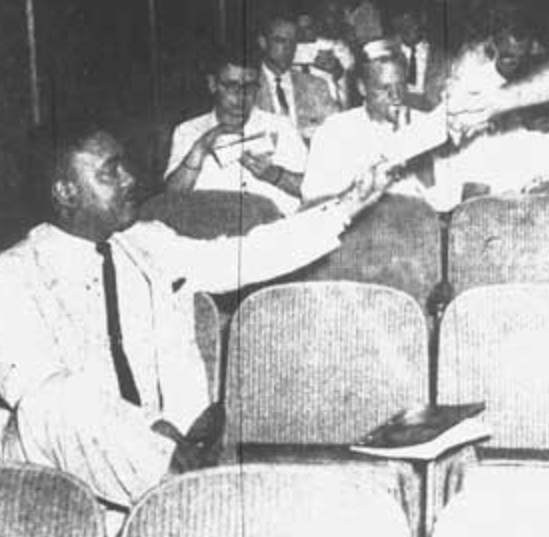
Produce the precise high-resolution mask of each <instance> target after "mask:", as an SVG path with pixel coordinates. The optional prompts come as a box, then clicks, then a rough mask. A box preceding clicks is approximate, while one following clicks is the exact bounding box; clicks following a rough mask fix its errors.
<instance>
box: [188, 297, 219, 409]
mask: <svg viewBox="0 0 549 537" xmlns="http://www.w3.org/2000/svg"><path fill="white" fill-rule="evenodd" d="M194 308H195V315H194V319H195V333H196V342H197V345H198V348H199V350H200V353H201V355H202V359H203V360H204V364H205V366H206V374H207V375H208V385H209V389H210V399H211V400H212V401H215V400H217V399H218V397H219V390H220V386H221V370H222V364H221V322H220V320H219V312H218V310H217V306H216V305H215V302H214V301H213V299H212V297H211V296H210V295H208V294H207V293H196V294H195V295H194Z"/></svg>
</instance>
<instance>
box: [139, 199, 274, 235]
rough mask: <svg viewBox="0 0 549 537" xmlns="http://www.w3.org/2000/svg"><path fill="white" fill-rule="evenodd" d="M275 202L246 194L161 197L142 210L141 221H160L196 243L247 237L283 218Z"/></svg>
mask: <svg viewBox="0 0 549 537" xmlns="http://www.w3.org/2000/svg"><path fill="white" fill-rule="evenodd" d="M281 217H282V215H281V214H280V212H279V211H278V209H277V208H276V206H275V205H274V204H273V202H272V201H271V200H269V199H267V198H264V197H262V196H258V195H256V194H250V193H245V192H225V191H217V190H196V191H194V192H189V193H188V194H186V195H185V196H176V195H173V194H161V195H159V196H156V197H154V198H152V199H150V200H149V201H147V202H146V203H145V204H144V205H143V207H142V208H141V210H140V219H142V220H160V221H161V222H164V223H165V224H167V225H169V226H170V227H172V228H173V229H175V230H176V231H177V232H178V233H180V234H182V235H186V236H188V237H194V238H197V239H213V238H215V237H219V236H220V235H226V236H236V235H245V234H246V233H248V231H250V230H251V229H252V228H253V227H255V226H257V225H260V224H266V223H269V222H272V221H274V220H277V219H278V218H281Z"/></svg>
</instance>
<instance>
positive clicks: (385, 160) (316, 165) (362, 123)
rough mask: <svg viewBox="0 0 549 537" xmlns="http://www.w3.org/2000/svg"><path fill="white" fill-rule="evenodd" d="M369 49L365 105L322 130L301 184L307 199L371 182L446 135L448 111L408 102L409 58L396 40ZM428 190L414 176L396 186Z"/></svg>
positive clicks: (364, 65) (363, 70)
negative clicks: (429, 109) (425, 110)
mask: <svg viewBox="0 0 549 537" xmlns="http://www.w3.org/2000/svg"><path fill="white" fill-rule="evenodd" d="M365 50H366V54H367V57H366V58H364V60H363V61H362V62H361V65H360V72H359V83H360V89H361V93H362V95H363V97H364V105H363V106H361V107H358V108H353V109H351V110H347V111H346V112H342V113H340V114H336V115H335V116H332V117H331V118H329V119H328V120H327V121H326V123H325V124H324V125H323V126H322V127H321V128H319V129H318V131H317V133H316V135H315V137H314V138H313V140H312V144H311V150H310V153H309V160H308V163H307V171H306V172H305V178H304V179H303V184H302V188H301V192H302V196H303V199H304V200H312V199H317V198H321V197H323V196H329V195H333V194H336V193H338V192H341V191H343V190H345V189H346V188H348V187H349V186H350V185H352V184H353V182H355V181H370V180H371V174H372V171H374V172H375V169H376V167H379V166H383V167H387V166H397V165H403V164H405V163H406V161H407V160H408V159H410V158H412V157H415V156H416V155H418V154H421V153H423V152H425V151H428V150H429V149H431V148H432V147H435V146H437V145H439V144H442V143H444V142H445V141H446V139H447V133H446V125H445V118H444V114H443V111H440V112H439V111H434V112H432V113H430V114H427V113H423V112H420V111H417V110H410V109H409V108H407V107H406V106H404V104H403V100H404V95H405V92H406V63H405V60H404V58H403V57H402V55H400V54H399V53H398V52H396V51H395V48H394V43H391V42H390V41H378V42H372V43H370V44H369V45H368V46H367V47H366V48H365ZM424 190H425V189H424V187H423V185H422V184H421V183H420V181H419V180H418V179H417V178H416V177H415V176H413V175H411V176H409V177H408V178H406V179H405V180H404V181H401V182H400V183H398V184H396V185H395V186H394V187H392V191H399V192H401V193H408V194H415V195H423V193H424Z"/></svg>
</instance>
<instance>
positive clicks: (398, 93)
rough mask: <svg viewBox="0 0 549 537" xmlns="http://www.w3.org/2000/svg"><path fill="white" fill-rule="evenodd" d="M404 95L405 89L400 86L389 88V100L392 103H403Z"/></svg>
mask: <svg viewBox="0 0 549 537" xmlns="http://www.w3.org/2000/svg"><path fill="white" fill-rule="evenodd" d="M403 97H404V91H403V89H402V88H401V87H400V86H395V87H392V88H391V89H390V90H389V100H390V101H391V103H392V104H401V103H402V99H403Z"/></svg>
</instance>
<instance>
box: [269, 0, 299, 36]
mask: <svg viewBox="0 0 549 537" xmlns="http://www.w3.org/2000/svg"><path fill="white" fill-rule="evenodd" d="M298 14H299V13H298V11H297V10H296V9H292V8H289V7H288V6H286V5H282V6H281V7H278V8H274V9H272V10H270V11H268V12H267V13H266V14H265V15H264V17H263V19H262V22H261V26H260V33H261V35H263V36H268V35H269V34H270V33H271V32H272V30H273V28H274V27H275V26H276V25H277V24H279V23H290V24H295V25H296V26H297V16H298Z"/></svg>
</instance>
